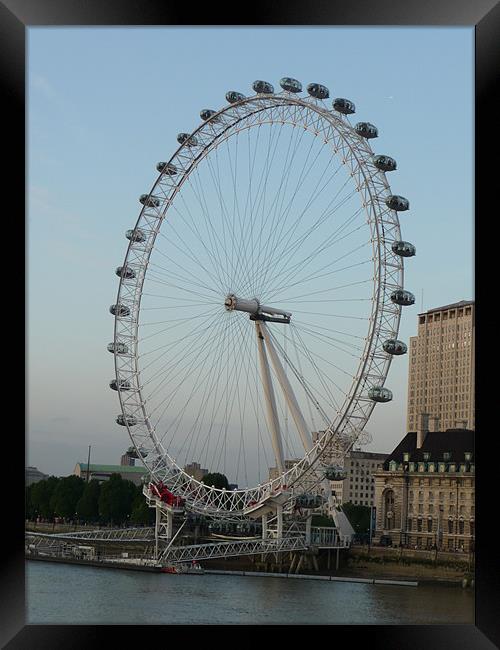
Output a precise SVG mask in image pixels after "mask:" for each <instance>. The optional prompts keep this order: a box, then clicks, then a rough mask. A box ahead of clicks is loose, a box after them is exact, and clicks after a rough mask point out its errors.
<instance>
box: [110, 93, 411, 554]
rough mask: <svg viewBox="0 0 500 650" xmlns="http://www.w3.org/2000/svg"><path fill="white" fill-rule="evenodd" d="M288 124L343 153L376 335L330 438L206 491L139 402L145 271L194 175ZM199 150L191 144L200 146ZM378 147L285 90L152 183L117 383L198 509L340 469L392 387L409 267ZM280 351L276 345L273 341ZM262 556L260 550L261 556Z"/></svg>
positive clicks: (231, 115) (162, 470)
mask: <svg viewBox="0 0 500 650" xmlns="http://www.w3.org/2000/svg"><path fill="white" fill-rule="evenodd" d="M285 123H286V124H290V125H294V126H300V127H302V128H304V129H305V130H307V131H309V132H310V133H312V134H314V135H315V136H317V137H318V138H320V139H321V140H322V141H323V142H324V143H325V145H326V146H329V147H330V148H331V150H332V152H333V153H334V154H335V155H338V156H339V157H340V159H341V161H342V163H343V164H344V165H346V167H347V169H348V170H349V173H350V175H351V177H352V178H353V180H354V183H355V186H356V189H357V191H358V192H359V194H360V197H361V203H362V207H363V208H364V210H365V213H366V220H367V223H368V224H369V227H370V230H371V242H372V250H373V289H374V293H373V300H372V309H371V314H370V319H369V323H370V324H369V332H368V335H367V337H366V341H365V347H364V351H363V354H362V356H361V360H360V364H359V367H358V370H357V373H356V375H355V377H354V381H353V383H352V385H351V388H350V390H349V391H348V393H347V395H346V398H345V401H344V404H343V405H342V407H341V408H340V409H339V411H338V413H337V417H336V418H335V419H334V421H333V422H331V424H330V426H329V427H327V429H326V430H325V432H324V434H323V435H322V436H321V438H320V439H319V440H318V441H317V443H316V444H315V445H314V446H312V448H311V449H309V450H306V452H305V455H304V457H303V459H302V460H301V461H300V462H299V463H297V464H296V465H295V466H294V467H293V468H292V469H290V470H288V471H287V472H284V473H282V475H281V476H279V477H278V478H277V479H275V480H272V481H268V482H267V483H264V484H262V485H259V486H257V487H254V488H246V489H239V490H234V491H226V490H219V489H215V488H209V487H207V486H205V485H204V484H203V483H200V482H199V481H197V480H196V479H194V478H193V477H191V476H189V475H188V474H187V473H186V472H184V470H183V469H182V468H181V467H178V466H177V465H176V463H175V459H174V458H172V457H171V456H170V455H169V454H168V453H167V451H166V450H165V449H164V448H163V445H162V444H161V442H160V441H159V440H158V438H157V436H156V432H155V430H154V427H153V425H152V423H151V421H150V419H149V416H148V411H147V406H146V404H145V402H144V400H143V397H142V386H141V378H140V368H139V365H138V357H139V353H138V326H139V315H140V303H141V295H142V289H143V283H144V280H145V274H146V269H147V267H148V262H149V258H150V255H151V253H152V251H153V248H154V244H155V240H156V237H157V235H158V233H159V230H160V227H161V224H162V221H163V220H164V219H165V217H166V215H167V212H168V209H169V208H170V206H171V205H172V203H173V201H174V199H175V197H176V195H177V193H178V192H179V191H180V189H181V187H182V185H183V184H184V182H185V181H186V180H187V178H188V177H189V175H190V173H191V172H192V171H193V170H194V169H195V168H196V166H197V165H198V164H199V163H200V161H202V160H203V159H204V158H205V157H206V156H207V155H209V154H210V153H211V152H212V151H213V150H214V149H215V148H217V147H218V146H219V145H220V144H221V143H222V142H224V141H225V140H227V139H228V138H230V137H231V136H233V135H235V134H236V133H238V132H241V131H243V130H244V129H249V128H252V127H255V126H259V125H262V124H285ZM194 139H196V144H195V145H194V146H193V144H192V143H193V141H194ZM373 155H374V153H373V151H372V149H371V147H370V144H369V142H368V140H366V139H365V138H363V137H361V136H359V135H358V134H357V133H356V132H355V131H354V129H353V127H352V126H351V124H350V123H349V120H348V118H347V117H346V116H339V115H338V114H337V113H336V112H334V111H331V110H329V109H328V108H327V106H326V104H325V103H324V102H323V101H319V100H315V99H312V98H309V97H297V96H296V95H293V94H292V93H288V92H282V93H277V94H269V95H267V94H266V95H255V96H252V97H247V98H243V99H241V100H240V101H238V102H236V103H234V104H230V105H228V106H226V107H224V108H222V109H221V110H220V111H218V112H217V113H216V114H215V115H213V116H212V117H211V118H210V119H209V120H207V121H206V122H204V123H203V124H201V125H200V126H199V127H198V128H197V129H195V130H194V131H193V132H192V134H191V135H190V138H189V140H188V141H185V142H184V144H182V145H181V146H180V147H179V148H178V149H177V151H176V152H175V153H174V155H173V156H172V157H171V159H170V160H169V161H168V164H169V165H170V164H171V165H174V166H175V167H176V168H177V170H178V174H177V175H176V176H172V175H169V174H168V173H165V172H162V173H160V175H159V177H158V178H157V180H156V181H155V183H154V185H153V187H152V189H151V192H150V196H154V197H156V198H157V199H158V205H157V206H149V205H145V206H144V207H143V209H142V211H141V213H140V215H139V218H138V220H137V223H136V226H135V229H140V231H141V232H142V233H144V239H143V241H140V242H135V241H134V240H133V239H132V240H131V241H130V244H129V246H128V250H127V253H126V256H125V260H124V263H123V264H124V266H125V265H126V266H128V267H130V268H131V269H133V270H134V271H135V276H134V277H133V278H126V277H124V276H122V277H121V280H120V285H119V289H118V295H117V300H116V302H117V304H121V305H123V306H125V307H127V308H128V309H129V314H128V315H127V316H121V315H119V314H118V313H117V315H116V316H115V329H114V343H115V346H116V344H118V343H125V344H126V345H127V347H128V352H127V353H126V354H117V353H115V355H114V357H115V373H116V378H117V380H118V382H120V381H121V380H126V381H128V382H129V383H130V385H131V390H129V391H126V392H124V391H122V390H119V391H118V394H119V400H120V405H121V409H122V413H123V414H124V416H128V415H132V416H133V417H134V418H135V419H136V422H137V423H136V424H135V425H134V426H133V427H132V426H129V424H128V422H127V429H128V432H129V435H130V437H131V439H132V442H133V443H134V445H135V447H136V449H137V450H138V452H139V450H144V451H145V452H146V454H145V455H143V456H142V457H141V460H142V462H143V463H144V464H145V466H146V467H147V469H148V470H149V471H150V472H151V474H152V476H153V477H154V478H155V479H158V480H162V481H163V482H164V483H165V484H167V485H168V486H169V489H171V490H172V491H173V492H174V493H175V494H177V495H179V496H182V497H183V498H185V499H186V501H187V504H188V505H187V507H188V508H189V509H190V510H192V511H195V512H198V513H202V514H207V515H216V516H218V517H222V518H226V517H234V516H235V514H236V515H238V514H243V513H244V512H245V509H247V508H248V505H249V504H250V503H254V502H261V501H265V500H266V499H269V498H271V497H272V496H273V495H275V494H276V493H278V492H279V491H280V490H281V489H282V487H283V486H284V485H286V486H287V487H288V488H291V489H292V495H293V489H294V487H293V486H294V485H295V486H298V485H299V484H300V481H301V479H302V478H303V476H304V475H305V474H306V473H307V472H310V471H311V470H312V468H313V466H314V465H315V464H316V463H318V461H320V460H321V459H322V457H324V456H325V452H326V450H328V457H329V458H332V454H333V457H336V462H337V463H338V464H343V458H344V456H345V454H346V453H347V452H348V451H349V450H350V448H351V447H352V446H353V444H354V443H355V442H356V440H357V438H358V437H359V435H360V433H361V432H362V430H363V428H364V425H365V424H366V422H367V420H368V418H369V416H370V414H371V413H372V411H373V408H374V406H375V404H374V402H373V401H372V400H371V399H369V398H368V391H369V389H370V388H372V387H374V386H382V385H383V384H384V382H385V379H386V376H387V373H388V370H389V366H390V363H391V361H392V356H391V355H390V354H388V353H386V352H384V351H383V350H382V343H383V342H384V341H385V340H387V339H389V338H395V337H396V335H397V332H398V328H399V321H400V315H401V307H400V306H398V305H394V304H393V303H392V302H391V300H390V294H391V292H392V291H393V290H394V289H396V288H399V287H402V286H403V261H402V259H401V258H400V257H399V256H397V255H396V254H395V253H394V252H393V251H392V249H391V244H392V242H394V241H396V240H400V239H401V233H400V227H399V220H398V215H397V212H396V211H394V210H391V209H389V208H388V207H387V206H386V203H385V200H386V199H387V197H388V196H389V195H390V187H389V184H388V182H387V180H386V177H385V173H384V172H383V171H380V170H379V169H377V167H376V166H375V165H374V163H373ZM274 343H275V345H276V347H277V348H278V350H279V346H278V344H277V343H276V341H275V342H274ZM259 552H260V551H259Z"/></svg>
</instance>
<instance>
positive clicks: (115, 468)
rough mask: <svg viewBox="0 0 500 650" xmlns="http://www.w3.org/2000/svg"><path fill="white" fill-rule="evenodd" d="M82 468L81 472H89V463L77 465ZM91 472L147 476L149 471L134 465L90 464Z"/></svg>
mask: <svg viewBox="0 0 500 650" xmlns="http://www.w3.org/2000/svg"><path fill="white" fill-rule="evenodd" d="M78 465H79V466H80V471H81V472H86V471H87V463H77V466H78ZM88 470H89V471H90V472H95V473H97V472H104V473H113V472H115V473H116V474H146V473H147V471H148V470H147V469H146V468H145V467H135V466H134V465H94V464H93V463H90V465H89V466H88Z"/></svg>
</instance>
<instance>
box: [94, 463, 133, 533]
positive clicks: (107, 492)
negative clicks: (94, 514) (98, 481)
mask: <svg viewBox="0 0 500 650" xmlns="http://www.w3.org/2000/svg"><path fill="white" fill-rule="evenodd" d="M135 496H136V486H135V485H134V484H133V483H132V482H131V481H124V480H123V479H122V477H121V476H120V475H119V474H111V476H110V477H109V480H108V481H106V482H105V483H103V484H102V485H101V493H100V495H99V501H98V503H99V515H100V516H101V517H102V518H103V519H105V520H107V521H110V522H111V523H113V522H114V523H122V522H124V521H125V520H126V519H127V517H128V516H130V515H131V513H132V501H133V500H134V497H135Z"/></svg>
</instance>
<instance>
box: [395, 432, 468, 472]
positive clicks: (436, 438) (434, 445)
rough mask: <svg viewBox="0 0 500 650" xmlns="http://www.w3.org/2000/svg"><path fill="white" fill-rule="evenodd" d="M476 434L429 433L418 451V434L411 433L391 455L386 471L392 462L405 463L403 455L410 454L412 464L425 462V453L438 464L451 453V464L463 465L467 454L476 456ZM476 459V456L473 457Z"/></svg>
mask: <svg viewBox="0 0 500 650" xmlns="http://www.w3.org/2000/svg"><path fill="white" fill-rule="evenodd" d="M474 434H475V432H474V431H472V430H471V429H446V431H429V432H428V433H427V435H426V436H425V438H424V442H423V444H422V447H420V449H417V433H416V432H415V431H410V432H409V433H407V434H406V436H405V437H404V438H403V439H402V440H401V442H400V443H399V444H398V446H397V447H396V448H395V449H394V450H393V451H392V452H391V453H390V454H389V457H388V458H387V460H386V461H385V463H384V469H385V470H387V469H389V463H390V462H391V460H395V461H396V462H397V463H402V462H403V454H404V453H405V452H409V454H410V459H409V460H410V462H419V461H423V460H424V452H429V453H430V458H429V460H431V461H434V462H438V461H442V460H443V453H444V452H445V451H447V452H449V453H450V459H449V461H447V462H450V463H463V462H464V460H465V456H464V454H465V452H466V451H470V452H472V453H473V454H474ZM472 459H474V456H472Z"/></svg>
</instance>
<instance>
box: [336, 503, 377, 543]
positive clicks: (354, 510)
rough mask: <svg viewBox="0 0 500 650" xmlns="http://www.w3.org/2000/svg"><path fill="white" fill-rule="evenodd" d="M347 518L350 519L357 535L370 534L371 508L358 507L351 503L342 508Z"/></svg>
mask: <svg viewBox="0 0 500 650" xmlns="http://www.w3.org/2000/svg"><path fill="white" fill-rule="evenodd" d="M342 510H343V511H344V513H345V515H346V517H347V518H348V519H349V521H350V523H351V526H352V527H353V528H354V530H355V532H356V534H358V535H366V534H368V533H369V532H370V507H369V506H357V505H354V503H351V502H350V501H349V502H347V503H344V504H343V506H342Z"/></svg>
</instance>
